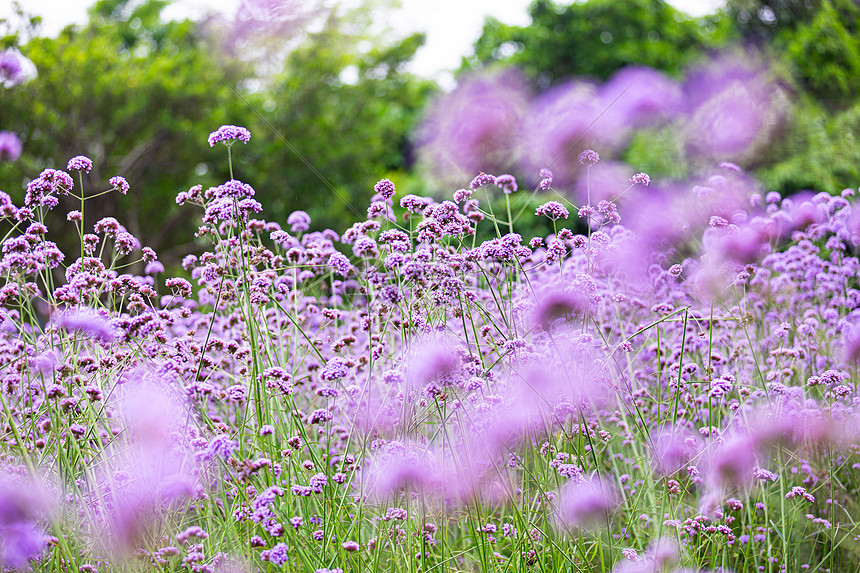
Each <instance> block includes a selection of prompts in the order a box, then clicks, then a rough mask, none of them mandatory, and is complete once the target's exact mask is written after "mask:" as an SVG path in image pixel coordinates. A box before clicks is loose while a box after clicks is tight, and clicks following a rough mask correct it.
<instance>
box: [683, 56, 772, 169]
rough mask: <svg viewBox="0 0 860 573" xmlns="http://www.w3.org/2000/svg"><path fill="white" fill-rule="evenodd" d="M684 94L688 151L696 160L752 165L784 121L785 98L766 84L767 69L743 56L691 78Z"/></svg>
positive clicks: (720, 61) (719, 62)
mask: <svg viewBox="0 0 860 573" xmlns="http://www.w3.org/2000/svg"><path fill="white" fill-rule="evenodd" d="M684 91H685V92H686V101H687V105H688V109H689V119H688V120H687V121H686V122H685V126H686V135H685V140H686V141H685V150H686V151H687V152H688V153H690V154H692V155H697V156H701V157H708V158H714V159H728V160H730V161H749V160H750V159H751V158H754V157H755V156H756V155H757V154H759V153H760V152H764V151H765V149H766V146H767V145H768V142H769V141H770V140H771V135H773V133H774V132H775V130H777V129H779V127H780V125H781V124H782V122H783V120H784V118H785V116H786V105H785V103H784V100H785V96H784V95H783V94H782V89H781V88H780V87H779V86H777V85H776V84H774V83H772V82H771V81H770V80H769V79H768V66H767V65H761V66H758V65H757V64H755V63H754V61H753V60H752V59H751V58H749V57H747V56H741V55H739V54H736V55H727V56H723V57H720V58H717V59H715V60H714V61H712V62H710V63H709V64H707V65H705V66H702V67H701V68H699V69H698V70H694V71H693V72H691V73H689V74H688V76H687V81H686V84H685V86H684Z"/></svg>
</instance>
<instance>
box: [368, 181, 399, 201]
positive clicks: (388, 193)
mask: <svg viewBox="0 0 860 573" xmlns="http://www.w3.org/2000/svg"><path fill="white" fill-rule="evenodd" d="M373 190H374V191H375V192H376V193H378V194H379V196H380V197H382V198H383V199H391V198H392V197H394V193H395V191H396V190H395V188H394V183H392V182H391V180H389V179H380V180H379V181H378V182H377V183H376V185H374V186H373Z"/></svg>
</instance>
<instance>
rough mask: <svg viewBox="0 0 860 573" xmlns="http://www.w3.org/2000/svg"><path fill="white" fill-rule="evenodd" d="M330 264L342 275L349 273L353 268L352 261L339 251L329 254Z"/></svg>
mask: <svg viewBox="0 0 860 573" xmlns="http://www.w3.org/2000/svg"><path fill="white" fill-rule="evenodd" d="M328 266H329V267H331V268H332V269H333V270H334V272H336V273H337V274H339V275H340V276H342V277H346V276H347V275H349V273H350V271H352V269H353V266H352V263H350V262H349V259H348V258H346V256H345V255H344V254H343V253H337V252H336V253H332V254H331V255H329V258H328Z"/></svg>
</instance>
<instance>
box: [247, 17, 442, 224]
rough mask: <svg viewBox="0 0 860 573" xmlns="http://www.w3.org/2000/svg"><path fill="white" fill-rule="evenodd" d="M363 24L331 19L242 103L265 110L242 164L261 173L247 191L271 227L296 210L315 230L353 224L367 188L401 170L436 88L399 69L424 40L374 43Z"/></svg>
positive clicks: (411, 38) (367, 196)
mask: <svg viewBox="0 0 860 573" xmlns="http://www.w3.org/2000/svg"><path fill="white" fill-rule="evenodd" d="M365 17H367V16H366V15H363V14H361V13H357V14H356V13H354V14H353V15H352V16H351V17H350V18H352V19H353V20H352V21H344V20H341V19H340V18H338V17H335V16H332V17H330V18H329V19H328V21H327V22H326V25H325V27H324V28H323V30H321V31H320V32H318V33H314V34H311V35H310V36H309V37H308V39H307V40H306V41H305V42H304V43H303V44H302V45H301V46H300V47H299V48H298V49H296V50H295V51H293V52H292V53H291V54H290V55H289V57H288V58H287V61H286V64H285V67H284V69H283V71H282V72H281V73H280V74H278V76H277V77H276V78H274V80H273V82H272V86H271V89H270V90H267V91H266V92H265V93H260V94H257V95H256V97H254V98H252V100H249V101H250V103H251V104H252V105H253V106H254V107H255V108H257V109H263V110H269V111H264V112H263V113H262V116H263V117H264V118H265V123H264V124H261V125H259V126H258V127H256V128H255V130H254V132H255V133H256V134H259V136H260V138H261V139H262V140H263V142H262V143H257V144H255V145H254V146H253V148H252V149H249V150H248V151H249V152H250V153H249V154H244V153H243V156H245V155H247V157H248V159H247V161H248V162H249V163H253V164H255V165H258V166H260V169H259V171H258V172H257V178H256V181H255V184H254V185H255V187H256V188H257V189H258V192H259V193H260V194H261V196H262V198H263V199H262V200H263V203H264V205H265V206H266V214H267V217H269V218H271V219H272V220H278V221H283V220H285V219H286V216H287V215H288V214H289V213H290V212H292V211H294V210H296V209H302V210H306V211H308V212H309V213H310V214H311V216H312V218H313V220H314V223H313V226H314V227H315V228H319V227H320V226H322V225H337V224H339V223H340V222H343V221H346V220H352V219H354V218H355V216H356V214H363V213H364V211H365V210H366V208H367V206H368V204H369V201H370V197H371V196H372V195H373V185H374V183H375V182H376V181H378V180H379V179H381V178H382V177H389V178H393V179H394V180H395V181H396V180H397V179H398V177H400V176H402V172H403V171H405V170H406V169H407V168H408V167H409V147H410V144H409V141H408V134H409V132H410V131H411V130H412V128H413V127H414V126H415V124H416V122H417V120H418V112H419V111H420V110H421V109H422V107H423V105H424V103H425V102H426V100H427V98H428V97H429V96H430V95H431V94H432V93H433V92H434V91H435V89H436V86H435V84H434V83H432V82H430V81H428V80H423V79H419V78H416V77H414V76H412V75H411V74H409V73H407V72H405V71H404V69H403V68H404V65H405V64H406V63H407V62H408V61H409V60H410V59H411V58H412V57H413V56H414V54H415V52H416V50H418V48H420V47H421V45H422V44H423V42H424V36H423V35H421V34H415V35H412V36H409V37H407V38H404V39H401V40H397V41H394V42H389V41H387V39H383V38H378V37H376V38H374V37H372V36H369V35H368V34H367V28H368V24H369V22H362V21H361V19H362V18H365ZM398 173H401V175H400V176H398ZM409 192H414V191H409Z"/></svg>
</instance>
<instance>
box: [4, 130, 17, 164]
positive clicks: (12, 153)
mask: <svg viewBox="0 0 860 573" xmlns="http://www.w3.org/2000/svg"><path fill="white" fill-rule="evenodd" d="M20 155H21V140H20V139H18V136H17V135H15V134H14V133H12V132H11V131H0V161H10V162H11V161H15V160H16V159H18V157H20Z"/></svg>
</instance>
